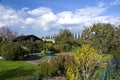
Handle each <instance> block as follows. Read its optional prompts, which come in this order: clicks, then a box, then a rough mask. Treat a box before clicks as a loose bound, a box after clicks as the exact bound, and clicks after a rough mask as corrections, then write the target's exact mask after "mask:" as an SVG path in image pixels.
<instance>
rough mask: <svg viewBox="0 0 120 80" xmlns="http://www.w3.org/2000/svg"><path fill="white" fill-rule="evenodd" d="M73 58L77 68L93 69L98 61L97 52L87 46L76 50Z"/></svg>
mask: <svg viewBox="0 0 120 80" xmlns="http://www.w3.org/2000/svg"><path fill="white" fill-rule="evenodd" d="M74 56H75V61H76V63H79V64H78V65H79V67H85V68H89V67H94V66H95V64H96V63H97V62H98V61H99V59H100V55H99V54H98V53H97V51H96V50H95V49H94V48H92V47H90V46H89V45H84V46H82V48H81V49H78V50H77V52H76V54H75V55H74Z"/></svg>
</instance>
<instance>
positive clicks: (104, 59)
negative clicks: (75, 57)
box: [100, 54, 113, 62]
mask: <svg viewBox="0 0 120 80" xmlns="http://www.w3.org/2000/svg"><path fill="white" fill-rule="evenodd" d="M112 59H113V56H112V55H111V54H103V55H102V58H101V60H100V61H101V62H108V61H110V60H112Z"/></svg>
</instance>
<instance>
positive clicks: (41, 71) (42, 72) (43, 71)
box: [37, 62, 54, 77]
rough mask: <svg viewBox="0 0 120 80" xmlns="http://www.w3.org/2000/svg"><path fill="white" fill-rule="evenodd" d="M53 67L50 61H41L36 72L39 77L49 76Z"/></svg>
mask: <svg viewBox="0 0 120 80" xmlns="http://www.w3.org/2000/svg"><path fill="white" fill-rule="evenodd" d="M53 72H54V71H53V69H52V66H51V65H50V63H48V62H43V63H42V64H41V65H40V66H39V67H38V70H37V74H38V75H39V76H40V77H51V76H52V75H53Z"/></svg>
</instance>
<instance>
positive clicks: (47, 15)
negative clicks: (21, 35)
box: [0, 2, 119, 31]
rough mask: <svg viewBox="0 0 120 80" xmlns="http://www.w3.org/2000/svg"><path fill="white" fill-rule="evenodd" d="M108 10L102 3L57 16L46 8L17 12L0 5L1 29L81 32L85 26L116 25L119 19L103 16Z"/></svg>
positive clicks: (57, 14) (26, 9) (24, 9)
mask: <svg viewBox="0 0 120 80" xmlns="http://www.w3.org/2000/svg"><path fill="white" fill-rule="evenodd" d="M106 9H107V8H106V7H105V6H104V3H103V2H100V3H98V5H97V6H92V7H84V8H81V9H76V10H75V11H74V12H72V11H62V12H59V13H56V14H55V13H54V12H53V11H52V10H51V9H50V8H46V7H39V8H36V9H33V10H30V9H29V8H27V7H25V8H23V9H21V10H19V11H17V10H14V9H12V8H10V7H6V6H3V5H0V27H2V26H10V27H13V26H15V27H19V28H21V29H25V28H26V29H28V28H31V29H33V31H34V30H35V31H39V30H43V31H56V30H59V29H61V28H69V29H71V30H74V31H77V30H78V31H79V30H82V29H83V28H84V26H89V25H92V24H93V23H96V22H105V23H108V22H112V23H113V24H114V23H116V21H117V20H118V19H119V17H114V16H110V15H103V13H104V12H105V11H106Z"/></svg>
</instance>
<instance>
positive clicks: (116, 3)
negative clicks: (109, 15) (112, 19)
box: [110, 0, 120, 5]
mask: <svg viewBox="0 0 120 80" xmlns="http://www.w3.org/2000/svg"><path fill="white" fill-rule="evenodd" d="M110 5H120V0H114V1H113V2H111V3H110Z"/></svg>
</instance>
